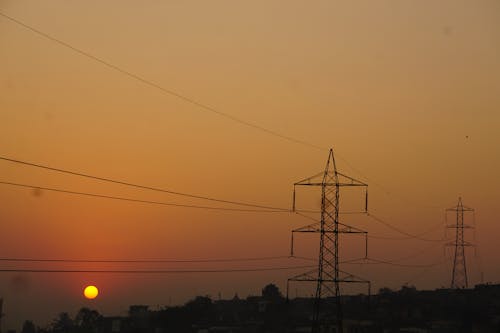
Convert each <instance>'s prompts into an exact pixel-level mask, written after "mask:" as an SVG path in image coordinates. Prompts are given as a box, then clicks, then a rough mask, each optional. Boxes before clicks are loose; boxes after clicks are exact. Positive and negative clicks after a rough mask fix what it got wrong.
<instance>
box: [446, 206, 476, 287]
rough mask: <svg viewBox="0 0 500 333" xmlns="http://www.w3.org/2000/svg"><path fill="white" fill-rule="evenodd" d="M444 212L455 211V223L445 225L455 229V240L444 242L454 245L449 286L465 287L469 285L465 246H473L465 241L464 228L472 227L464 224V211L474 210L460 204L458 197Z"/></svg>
mask: <svg viewBox="0 0 500 333" xmlns="http://www.w3.org/2000/svg"><path fill="white" fill-rule="evenodd" d="M446 212H447V213H448V212H455V213H456V216H457V220H456V223H455V224H450V225H447V226H446V227H447V228H454V229H455V241H452V242H449V243H447V244H446V246H454V247H455V255H454V258H453V273H452V275H451V288H452V289H462V288H467V287H468V286H469V283H468V280H467V266H466V265H465V247H466V246H473V244H472V243H469V242H466V241H465V237H464V229H471V228H473V227H472V226H470V225H466V224H464V213H465V212H474V209H472V208H469V207H465V206H464V205H463V204H462V198H458V204H457V205H456V206H455V207H452V208H448V209H447V210H446Z"/></svg>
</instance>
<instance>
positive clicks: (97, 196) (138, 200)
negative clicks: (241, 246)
mask: <svg viewBox="0 0 500 333" xmlns="http://www.w3.org/2000/svg"><path fill="white" fill-rule="evenodd" d="M0 184H3V185H11V186H17V187H24V188H31V189H33V188H34V189H40V190H45V191H52V192H60V193H66V194H73V195H81V196H87V197H95V198H102V199H112V200H120V201H127V202H137V203H143V204H152V205H161V206H172V207H185V208H197V209H207V210H225V211H235V212H255V213H283V212H288V211H284V210H271V209H267V210H266V209H243V208H226V207H211V206H199V205H187V204H177V203H170V202H162V201H151V200H141V199H133V198H126V197H118V196H112V195H104V194H95V193H88V192H78V191H71V190H65V189H58V188H53V187H45V186H37V185H27V184H19V183H13V182H6V181H0Z"/></svg>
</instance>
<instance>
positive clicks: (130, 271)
mask: <svg viewBox="0 0 500 333" xmlns="http://www.w3.org/2000/svg"><path fill="white" fill-rule="evenodd" d="M312 267H313V266H310V265H309V266H284V267H263V268H234V269H180V270H179V269H160V270H141V269H31V268H13V269H10V268H6V269H4V268H2V269H0V273H104V274H201V273H248V272H269V271H283V270H293V269H304V268H312Z"/></svg>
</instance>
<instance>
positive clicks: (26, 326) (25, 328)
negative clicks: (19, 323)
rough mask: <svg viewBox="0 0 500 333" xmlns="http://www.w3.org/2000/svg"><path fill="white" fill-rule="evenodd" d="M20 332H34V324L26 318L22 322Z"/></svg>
mask: <svg viewBox="0 0 500 333" xmlns="http://www.w3.org/2000/svg"><path fill="white" fill-rule="evenodd" d="M21 333H36V328H35V324H33V322H32V321H31V320H26V321H25V322H24V324H23V328H22V330H21Z"/></svg>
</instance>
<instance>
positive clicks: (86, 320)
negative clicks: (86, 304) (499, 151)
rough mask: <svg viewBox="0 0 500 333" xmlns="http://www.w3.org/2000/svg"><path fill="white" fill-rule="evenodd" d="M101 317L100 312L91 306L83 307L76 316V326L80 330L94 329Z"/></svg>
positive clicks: (88, 330)
mask: <svg viewBox="0 0 500 333" xmlns="http://www.w3.org/2000/svg"><path fill="white" fill-rule="evenodd" d="M100 319H101V315H100V314H99V312H97V311H95V310H91V309H89V308H81V309H80V311H78V313H77V314H76V317H75V322H74V323H75V326H77V327H78V328H79V331H80V332H90V331H93V330H94V329H95V328H96V327H97V324H98V322H99V320H100Z"/></svg>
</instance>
